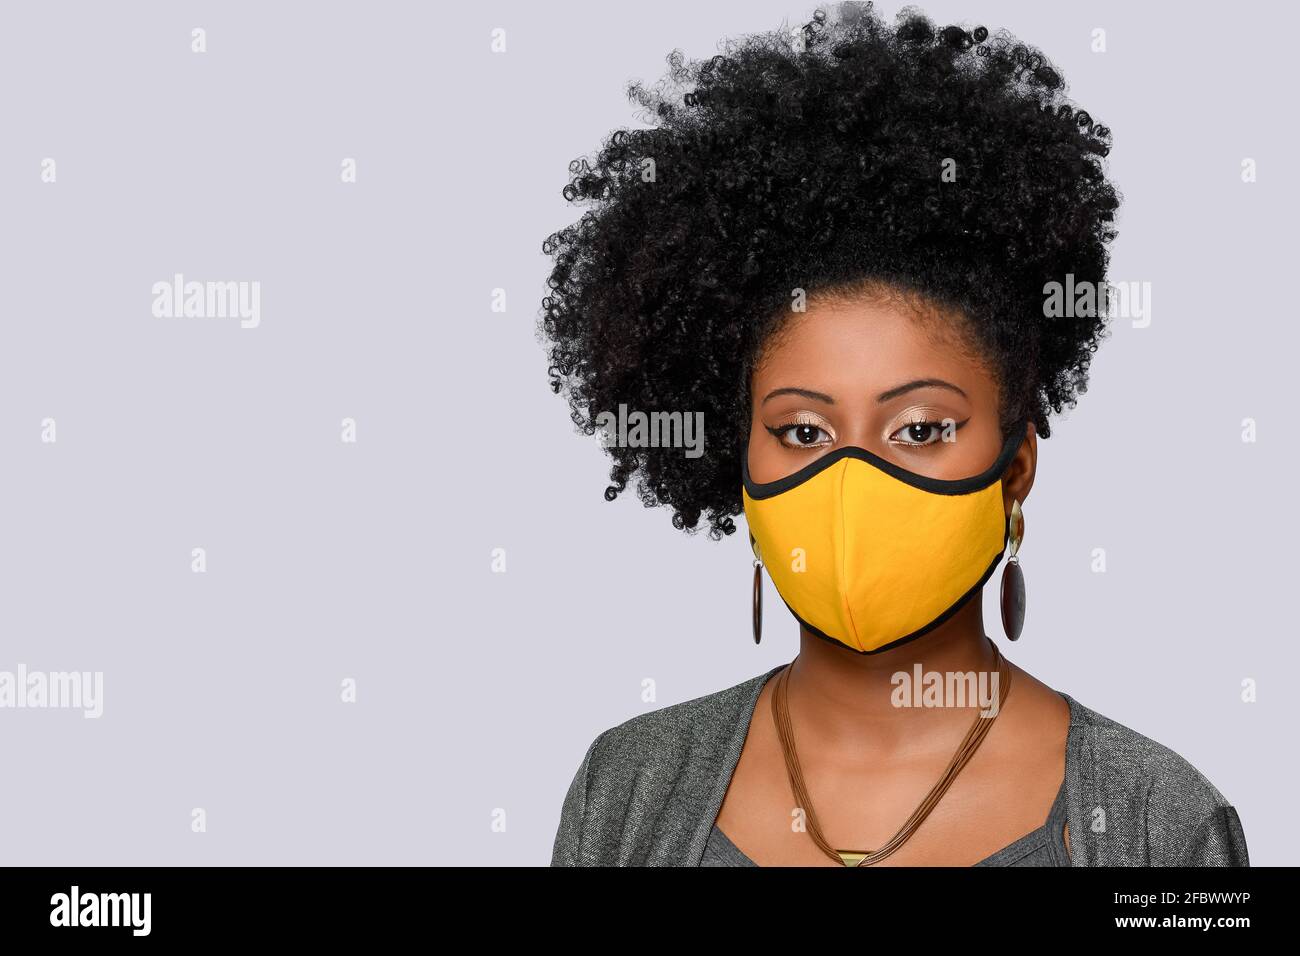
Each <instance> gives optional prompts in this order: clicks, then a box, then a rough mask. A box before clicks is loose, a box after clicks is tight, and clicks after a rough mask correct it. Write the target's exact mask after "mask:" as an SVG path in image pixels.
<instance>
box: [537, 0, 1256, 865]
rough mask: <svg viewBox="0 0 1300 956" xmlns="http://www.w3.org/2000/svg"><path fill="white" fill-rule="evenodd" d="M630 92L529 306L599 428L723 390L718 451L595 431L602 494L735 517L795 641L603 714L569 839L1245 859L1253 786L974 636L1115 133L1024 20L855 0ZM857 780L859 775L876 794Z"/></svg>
mask: <svg viewBox="0 0 1300 956" xmlns="http://www.w3.org/2000/svg"><path fill="white" fill-rule="evenodd" d="M669 62H670V64H671V67H672V70H671V73H670V75H669V76H668V77H667V78H666V79H665V82H664V83H663V84H661V85H660V87H658V88H656V89H654V90H649V89H646V88H645V87H644V86H642V85H640V84H637V83H634V84H632V86H631V87H630V90H631V92H632V93H633V94H634V95H635V96H636V97H637V98H638V99H639V100H640V102H641V103H642V105H644V106H645V107H646V108H647V109H648V110H650V111H651V113H652V115H653V116H654V118H655V120H656V125H655V126H654V128H652V129H648V130H638V131H618V132H616V133H614V134H613V136H612V137H610V138H609V140H608V141H607V142H606V144H605V146H604V148H603V149H602V150H601V151H600V153H599V155H598V156H597V158H596V159H595V161H594V163H590V162H588V161H587V160H581V161H576V162H575V163H574V164H572V165H571V167H570V171H571V172H572V173H573V176H572V179H571V181H570V183H569V185H568V187H567V188H566V190H565V195H566V196H567V198H569V199H570V200H571V201H574V202H589V203H591V205H592V209H591V210H590V211H588V212H587V213H586V214H585V215H584V216H583V217H582V219H581V220H580V221H579V222H578V223H576V224H575V225H574V226H572V227H570V228H567V229H564V230H561V231H560V232H557V233H556V234H554V235H552V236H551V237H550V238H549V239H548V240H547V242H546V244H545V246H544V248H545V250H546V252H547V253H548V254H549V255H552V256H553V257H554V260H555V264H554V268H553V271H552V273H551V276H550V282H549V285H550V288H551V290H552V291H551V294H550V295H549V296H548V297H547V298H546V299H545V300H544V303H543V306H544V310H545V312H544V315H543V318H542V331H543V333H544V335H545V337H546V339H547V341H548V344H549V349H550V359H551V375H552V385H553V388H554V389H555V390H556V391H557V392H563V393H564V394H566V396H567V398H568V399H569V402H570V405H571V408H572V411H573V418H574V421H575V422H576V423H577V424H579V425H580V426H581V427H582V428H583V429H584V430H585V431H586V432H587V433H588V434H594V433H595V431H596V429H597V428H603V427H605V426H606V424H607V423H608V422H609V420H610V419H609V417H608V416H609V415H611V414H613V413H614V412H615V410H618V409H622V408H630V409H633V410H640V411H642V412H646V413H649V412H669V413H680V414H681V417H682V418H689V417H690V416H691V415H694V414H697V413H700V412H702V413H703V420H704V437H705V441H704V445H703V453H702V454H696V455H686V454H683V453H682V450H681V448H680V447H677V448H674V447H664V445H665V444H667V445H669V446H671V444H672V443H671V442H668V443H662V442H656V443H651V442H648V441H645V440H644V438H645V436H641V438H642V440H639V441H638V440H629V439H628V436H627V434H626V433H625V432H626V430H625V429H620V431H619V433H618V435H617V436H615V435H614V434H613V430H612V429H607V432H608V433H609V437H610V438H611V439H612V440H610V441H609V442H607V447H608V451H609V453H610V455H611V456H612V458H613V460H614V466H613V470H612V473H611V477H612V479H613V484H612V485H611V486H610V487H609V488H608V489H607V490H606V497H607V498H609V499H611V500H612V499H613V498H614V497H615V496H617V494H618V493H619V492H621V491H623V490H624V489H625V488H626V487H627V485H628V483H629V482H630V481H631V480H633V479H634V478H635V479H636V480H637V490H638V493H639V495H640V497H641V498H642V500H643V501H644V502H645V503H646V504H647V505H666V506H668V507H669V508H671V509H672V512H673V523H674V524H675V526H676V527H678V528H679V529H683V530H688V531H691V530H694V529H696V528H697V527H698V526H699V525H700V523H701V521H706V522H707V523H708V525H709V533H710V536H711V537H713V538H715V539H718V538H721V537H722V536H724V535H729V534H732V533H734V532H735V530H736V524H735V522H734V520H733V518H734V516H735V515H737V514H740V513H742V512H743V513H744V515H745V518H746V523H747V526H748V531H749V537H750V540H751V543H752V545H753V548H754V553H755V567H756V570H755V575H756V577H755V588H754V595H753V602H754V607H753V611H754V627H755V640H759V639H761V634H762V630H761V628H762V615H761V605H760V597H761V587H760V583H761V582H760V579H759V577H758V575H759V574H761V573H763V572H764V571H765V572H766V573H767V574H768V575H769V576H770V577H771V579H772V581H773V583H774V585H775V586H776V589H777V592H778V593H779V594H780V596H781V598H782V600H783V602H784V603H785V604H786V606H787V608H788V609H789V610H790V611H791V613H792V614H793V616H794V618H795V620H796V621H797V623H798V626H799V635H800V636H799V653H798V656H797V657H795V659H794V660H793V661H792V662H791V663H790V664H788V665H782V666H780V667H777V668H774V669H772V670H770V671H768V672H767V673H765V674H761V675H759V676H757V677H754V678H752V679H750V680H748V681H746V682H744V683H742V684H739V685H736V686H734V687H731V688H728V689H726V690H722V691H719V692H717V693H714V694H710V695H707V696H704V697H700V698H696V699H694V700H689V701H686V702H684V703H680V704H676V705H673V706H670V707H665V708H662V709H659V710H655V711H652V712H649V713H646V714H642V715H639V716H637V717H634V718H632V719H630V720H627V721H625V722H624V723H622V724H620V725H618V726H616V727H613V728H611V729H609V730H606V731H605V732H603V733H602V734H600V735H599V736H598V737H597V739H596V740H595V741H593V742H592V744H591V746H590V747H589V748H588V750H587V753H586V756H585V757H584V759H583V761H582V764H581V766H580V767H579V768H578V771H577V773H576V775H575V776H574V779H573V782H572V784H571V786H570V787H569V790H568V793H567V795H566V797H565V799H564V806H563V811H562V818H561V821H560V825H559V830H558V832H557V834H556V838H555V844H554V851H553V858H552V864H553V865H606V864H614V865H625V864H633V865H760V866H782V865H796V866H804V865H807V866H846V865H847V866H877V865H879V866H906V865H958V866H965V865H985V866H993V865H1006V866H1026V865H1032V866H1053V865H1067V866H1068V865H1174V864H1183V865H1248V857H1247V850H1246V844H1245V839H1244V836H1243V833H1242V828H1241V824H1240V821H1239V819H1238V817H1237V813H1236V811H1235V810H1234V808H1233V807H1232V805H1231V804H1230V803H1229V802H1228V801H1227V800H1226V799H1225V798H1224V797H1223V795H1222V794H1221V793H1220V792H1219V791H1218V790H1217V789H1216V788H1215V787H1214V786H1213V785H1212V784H1211V783H1210V782H1209V781H1208V780H1206V779H1205V777H1204V776H1202V775H1201V774H1200V773H1199V772H1198V771H1197V770H1196V769H1195V768H1194V767H1193V766H1192V765H1190V764H1189V763H1188V762H1187V761H1185V760H1184V759H1183V758H1182V757H1180V756H1179V755H1178V754H1176V753H1174V752H1173V751H1171V750H1169V749H1168V748H1166V747H1163V746H1162V745H1160V744H1158V743H1156V742H1154V741H1152V740H1150V739H1148V738H1146V737H1144V736H1142V735H1141V734H1139V733H1137V732H1135V731H1133V730H1131V729H1129V728H1127V727H1124V726H1122V725H1120V724H1118V723H1115V722H1114V721H1111V720H1108V719H1107V718H1106V717H1104V716H1102V715H1100V714H1098V713H1096V712H1094V711H1092V710H1090V709H1089V708H1087V707H1085V706H1084V705H1082V704H1080V703H1079V702H1078V701H1076V700H1075V699H1074V698H1073V697H1071V696H1070V695H1068V694H1065V693H1062V692H1058V691H1056V690H1054V689H1053V688H1051V687H1049V686H1047V685H1046V684H1043V683H1042V682H1040V681H1038V680H1036V679H1035V678H1033V677H1032V676H1031V675H1029V674H1028V673H1026V672H1025V671H1023V670H1022V669H1020V668H1018V667H1016V666H1015V665H1013V664H1011V663H1010V662H1008V661H1007V660H1006V659H1005V658H1003V657H1002V655H1001V652H1000V651H999V649H998V647H997V645H996V644H995V643H994V641H992V640H991V639H990V638H989V637H988V636H987V635H986V634H985V629H984V622H983V619H982V607H981V600H980V597H981V594H982V588H983V586H984V585H985V584H986V583H987V582H988V581H990V580H991V579H992V576H993V573H994V571H995V570H996V569H997V567H998V566H999V565H1001V566H1002V568H1003V574H1002V578H1001V582H1000V587H1001V592H1002V599H1003V626H1004V629H1005V631H1006V635H1007V637H1008V638H1009V639H1010V640H1015V639H1016V638H1017V637H1019V631H1020V626H1021V622H1022V620H1023V612H1024V584H1023V577H1022V576H1021V574H1020V568H1019V563H1018V558H1017V555H1016V550H1017V548H1018V547H1019V544H1020V542H1021V540H1023V535H1024V527H1025V522H1024V515H1023V511H1022V508H1023V506H1024V504H1025V501H1026V499H1027V497H1028V495H1029V491H1030V489H1031V487H1032V486H1033V482H1034V477H1035V470H1036V462H1037V441H1038V438H1039V437H1044V438H1045V437H1048V436H1049V435H1050V424H1049V415H1051V414H1054V413H1058V412H1060V411H1061V410H1062V409H1064V408H1065V407H1067V406H1069V405H1072V404H1073V403H1074V402H1075V401H1076V399H1077V395H1078V394H1079V393H1081V392H1082V391H1083V390H1084V389H1085V386H1086V379H1087V371H1088V364H1089V359H1090V357H1091V355H1092V353H1093V352H1094V351H1095V349H1096V348H1097V345H1098V343H1099V341H1100V340H1101V339H1102V338H1103V337H1104V335H1105V331H1106V330H1105V318H1106V316H1105V312H1106V307H1105V306H1106V303H1105V299H1104V295H1103V297H1102V298H1101V299H1100V301H1098V300H1097V299H1095V298H1094V299H1093V300H1092V302H1093V304H1094V305H1095V306H1096V307H1091V308H1090V307H1088V301H1089V300H1088V299H1087V297H1086V296H1084V297H1080V298H1078V300H1077V302H1076V301H1075V300H1074V299H1072V304H1076V305H1080V307H1078V308H1066V309H1063V310H1062V309H1059V308H1056V307H1055V306H1054V305H1053V303H1052V301H1051V299H1052V295H1051V291H1050V290H1052V289H1054V288H1060V287H1061V286H1062V285H1066V284H1068V287H1069V288H1071V289H1072V290H1081V289H1092V290H1093V291H1098V290H1101V291H1104V289H1105V283H1106V268H1107V261H1108V249H1107V243H1108V242H1109V241H1110V240H1111V239H1112V238H1113V237H1114V235H1115V232H1114V229H1113V221H1114V215H1115V211H1116V209H1117V207H1118V204H1119V201H1118V196H1117V193H1116V190H1115V188H1114V187H1113V186H1112V185H1111V184H1110V183H1109V182H1108V181H1107V178H1106V175H1105V171H1104V168H1103V166H1104V164H1103V157H1104V156H1105V155H1106V154H1107V152H1108V150H1109V131H1108V130H1107V129H1106V128H1105V127H1102V126H1099V125H1097V124H1096V123H1094V122H1093V120H1092V119H1091V117H1089V116H1088V114H1087V113H1085V112H1082V111H1081V110H1078V109H1077V108H1075V107H1074V106H1073V105H1071V104H1070V103H1069V102H1068V101H1067V100H1066V99H1065V96H1064V87H1063V82H1062V78H1061V76H1060V75H1059V73H1058V72H1057V71H1056V70H1055V69H1054V68H1053V67H1052V66H1051V65H1049V64H1048V62H1047V61H1046V60H1045V59H1044V58H1043V57H1042V55H1041V54H1040V53H1038V52H1037V51H1036V50H1034V49H1032V48H1029V47H1026V46H1024V45H1022V44H1020V43H1017V42H1016V41H1015V40H1014V39H1013V38H1011V37H1009V36H1007V35H1005V34H998V35H994V36H990V34H989V32H988V31H987V30H986V29H984V28H983V27H980V28H976V29H972V30H967V29H965V28H962V27H956V26H949V27H945V28H942V29H940V28H937V27H936V26H935V25H933V24H931V23H930V22H929V21H928V20H926V19H925V18H924V17H922V16H920V15H918V14H915V13H907V14H905V15H901V16H900V18H899V19H898V21H897V22H896V23H895V24H893V25H888V24H885V23H884V22H882V21H881V20H880V19H879V18H878V17H877V16H876V15H875V14H874V12H872V11H871V9H870V7H869V5H866V6H863V5H857V4H844V5H842V6H841V7H840V8H838V9H837V10H836V11H835V12H834V14H833V15H831V16H827V15H826V14H825V13H824V12H822V11H818V12H817V13H816V14H815V16H814V18H813V20H812V22H810V23H809V24H807V25H806V26H805V27H804V28H803V29H802V30H801V31H798V32H795V33H792V34H785V33H773V34H767V35H758V36H752V37H749V38H747V39H746V40H744V41H743V42H741V43H738V44H732V45H729V46H728V47H727V49H726V52H725V53H724V54H723V55H719V56H716V57H714V58H712V59H711V60H709V61H706V62H700V63H686V62H684V61H683V60H682V58H681V56H680V55H679V54H674V55H673V56H672V57H670V60H669ZM863 794H870V798H869V799H866V798H864V797H863Z"/></svg>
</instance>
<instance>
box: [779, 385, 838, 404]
mask: <svg viewBox="0 0 1300 956" xmlns="http://www.w3.org/2000/svg"><path fill="white" fill-rule="evenodd" d="M778 395H799V396H802V397H803V398H811V399H812V400H813V401H814V402H824V403H825V404H827V405H834V404H835V399H833V398H831V397H830V396H829V395H827V394H825V393H824V392H814V391H813V390H812V389H810V388H774V389H772V391H770V392H768V393H767V396H766V397H765V398H764V399H763V401H762V403H761V404H764V405H766V404H767V403H768V402H769V401H771V400H772V399H774V398H776V397H777V396H778Z"/></svg>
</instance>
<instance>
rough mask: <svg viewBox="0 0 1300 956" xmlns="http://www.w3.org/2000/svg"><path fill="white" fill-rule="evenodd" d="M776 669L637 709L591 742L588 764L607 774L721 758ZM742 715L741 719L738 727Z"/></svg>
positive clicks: (745, 725)
mask: <svg viewBox="0 0 1300 956" xmlns="http://www.w3.org/2000/svg"><path fill="white" fill-rule="evenodd" d="M781 666H784V665H781ZM777 669H778V668H773V669H772V670H771V671H767V672H765V673H762V674H758V675H756V676H754V677H751V678H749V679H747V680H744V681H742V682H740V683H739V684H734V685H732V686H731V687H727V688H725V689H723V690H719V691H714V692H713V693H711V694H704V695H702V696H699V697H693V698H691V699H690V700H685V701H681V702H680V703H676V704H670V705H669V706H667V707H661V708H659V709H657V710H650V711H646V712H645V713H643V714H637V715H636V716H635V717H631V718H629V719H628V720H625V721H623V722H622V723H621V724H617V725H616V726H613V727H611V728H609V729H608V730H606V731H603V732H602V733H601V734H600V735H599V736H597V738H596V739H595V741H593V743H592V748H593V751H592V762H591V764H590V769H591V770H592V772H593V773H596V774H606V775H608V774H618V773H621V772H626V771H628V770H636V771H644V770H645V769H646V767H648V766H654V765H656V764H663V763H665V762H669V761H689V760H700V761H705V760H714V759H718V758H720V757H725V756H726V752H727V749H728V745H729V744H730V743H731V742H732V740H733V738H734V737H735V736H736V735H737V734H740V735H741V736H742V737H743V735H744V732H745V730H746V728H747V727H748V723H747V721H748V719H749V716H750V714H751V713H752V709H753V705H754V702H755V700H756V699H757V698H758V693H759V691H760V690H761V689H762V686H763V684H764V683H765V682H766V680H767V678H768V677H769V676H771V674H773V673H774V672H775V671H776V670H777ZM742 720H743V721H745V722H746V723H745V724H744V725H743V726H742V725H741V724H740V722H741V721H742ZM742 742H743V741H742Z"/></svg>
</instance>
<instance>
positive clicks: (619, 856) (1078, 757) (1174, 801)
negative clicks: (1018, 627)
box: [551, 664, 1250, 866]
mask: <svg viewBox="0 0 1300 956" xmlns="http://www.w3.org/2000/svg"><path fill="white" fill-rule="evenodd" d="M784 666H785V665H784V664H780V665H777V666H776V667H774V668H772V669H771V670H769V671H767V672H766V673H764V674H759V675H758V676H757V677H752V678H750V679H749V680H746V681H744V682H743V683H740V684H736V685H735V686H733V687H729V688H727V689H726V690H720V691H717V692H716V693H713V694H706V695H704V696H703V697H696V698H694V699H692V700H688V701H683V702H682V703H679V704H673V705H671V706H668V707H663V708H660V709H658V710H653V711H649V712H647V713H644V714H640V715H638V716H636V717H633V718H631V719H629V720H626V721H624V722H623V723H621V724H619V725H617V726H615V727H611V728H609V729H608V730H605V731H603V732H601V733H600V734H599V735H598V736H597V737H596V739H595V740H594V741H592V743H591V746H589V747H588V748H587V753H586V755H585V756H584V757H583V758H582V763H581V764H580V765H579V767H578V771H577V773H576V774H574V777H573V782H572V783H571V784H570V785H569V789H568V792H567V793H566V794H565V796H564V803H563V807H562V809H561V812H560V825H559V829H558V831H557V832H556V834H555V843H554V847H553V849H552V853H551V866H699V865H700V859H701V858H702V857H703V855H704V846H705V844H706V843H707V842H708V838H709V831H710V830H711V829H712V828H713V823H714V820H715V819H716V818H717V815H718V811H719V810H720V809H721V807H722V801H723V797H724V796H725V795H726V792H727V788H728V786H729V785H730V783H731V777H732V774H733V772H734V771H735V768H736V764H737V763H738V762H739V761H740V751H741V748H742V746H743V745H744V742H745V737H746V735H747V734H748V730H749V722H750V718H751V717H752V715H753V713H754V707H755V706H756V705H757V703H758V695H759V692H760V691H761V690H762V689H763V685H764V684H765V683H766V682H767V680H768V679H769V678H770V677H772V676H773V675H774V674H776V672H777V671H779V670H780V669H781V668H782V667H784ZM1058 693H1059V691H1058ZM1061 696H1062V697H1064V698H1065V699H1066V701H1068V702H1069V705H1070V728H1069V732H1068V736H1067V743H1066V757H1065V783H1066V786H1067V788H1068V790H1069V800H1068V819H1069V827H1070V858H1071V864H1072V865H1073V866H1179V865H1182V866H1249V865H1250V863H1249V859H1248V857H1247V853H1246V838H1245V835H1244V833H1243V832H1242V828H1241V821H1240V819H1238V817H1237V811H1236V810H1235V809H1234V808H1233V806H1232V804H1230V803H1229V802H1228V801H1227V800H1226V799H1224V797H1223V795H1222V794H1221V793H1220V792H1219V791H1218V790H1217V789H1215V787H1214V785H1213V784H1211V783H1210V781H1208V780H1207V779H1206V778H1205V777H1204V776H1202V775H1201V773H1200V772H1199V771H1198V770H1197V769H1196V768H1195V767H1193V766H1192V765H1191V764H1190V763H1188V762H1187V761H1186V760H1184V759H1183V758H1182V757H1180V756H1179V755H1178V754H1177V753H1175V752H1174V751H1172V750H1170V749H1169V748H1167V747H1165V746H1163V745H1161V744H1158V743H1156V742H1155V741H1154V740H1150V739H1149V738H1147V737H1144V736H1143V735H1141V734H1139V733H1137V732H1136V731H1134V730H1130V729H1129V728H1127V727H1125V726H1123V725H1122V724H1118V723H1116V722H1115V721H1113V720H1110V719H1109V718H1107V717H1103V716H1102V715H1101V714H1098V713H1096V712H1095V711H1093V710H1090V709H1088V708H1087V707H1085V706H1083V705H1082V704H1080V703H1079V702H1078V701H1076V700H1075V699H1074V698H1073V697H1071V696H1069V695H1068V694H1064V693H1062V694H1061Z"/></svg>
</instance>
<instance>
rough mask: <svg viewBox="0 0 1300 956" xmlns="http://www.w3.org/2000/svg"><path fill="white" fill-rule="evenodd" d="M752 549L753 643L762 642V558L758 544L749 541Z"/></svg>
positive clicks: (751, 539)
mask: <svg viewBox="0 0 1300 956" xmlns="http://www.w3.org/2000/svg"><path fill="white" fill-rule="evenodd" d="M749 543H750V545H752V546H753V548H754V643H755V644H758V643H760V642H761V641H762V640H763V556H762V555H761V554H759V553H758V542H757V541H755V540H754V539H753V538H750V539H749Z"/></svg>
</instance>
